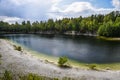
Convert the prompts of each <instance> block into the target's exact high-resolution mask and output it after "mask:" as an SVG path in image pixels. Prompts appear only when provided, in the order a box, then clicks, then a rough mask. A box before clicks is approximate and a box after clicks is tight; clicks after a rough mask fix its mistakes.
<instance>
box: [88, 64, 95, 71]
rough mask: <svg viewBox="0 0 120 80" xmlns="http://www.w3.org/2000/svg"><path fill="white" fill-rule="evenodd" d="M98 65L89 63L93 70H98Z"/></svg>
mask: <svg viewBox="0 0 120 80" xmlns="http://www.w3.org/2000/svg"><path fill="white" fill-rule="evenodd" d="M96 67H97V66H96V65H95V64H90V65H89V68H90V69H91V70H96Z"/></svg>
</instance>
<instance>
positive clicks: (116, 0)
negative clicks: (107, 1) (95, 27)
mask: <svg viewBox="0 0 120 80" xmlns="http://www.w3.org/2000/svg"><path fill="white" fill-rule="evenodd" d="M112 5H113V6H114V7H115V8H118V9H119V10H120V0H112Z"/></svg>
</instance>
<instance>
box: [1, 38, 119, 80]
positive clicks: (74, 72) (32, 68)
mask: <svg viewBox="0 0 120 80" xmlns="http://www.w3.org/2000/svg"><path fill="white" fill-rule="evenodd" d="M0 45H1V46H0V54H1V55H2V60H1V62H2V63H1V65H0V69H1V71H0V72H1V73H2V72H3V71H4V70H5V69H7V70H12V71H13V72H14V73H15V74H18V73H23V74H27V73H34V74H38V75H43V76H47V77H52V78H54V77H57V78H60V79H61V78H63V77H70V78H73V79H78V80H80V79H82V78H83V77H84V78H85V80H90V79H91V80H106V79H109V80H118V79H119V78H120V77H119V75H120V71H119V70H117V71H112V70H104V71H96V70H88V69H81V68H74V67H73V68H68V69H66V68H65V69H64V68H60V67H58V66H57V65H56V64H54V63H50V62H47V61H45V60H42V59H39V58H36V57H35V56H33V55H32V54H30V52H27V50H24V48H23V51H22V52H20V51H16V50H14V47H13V45H14V43H12V42H10V41H7V40H4V39H0ZM110 75H111V76H110Z"/></svg>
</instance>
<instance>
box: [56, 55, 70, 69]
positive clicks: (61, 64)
mask: <svg viewBox="0 0 120 80" xmlns="http://www.w3.org/2000/svg"><path fill="white" fill-rule="evenodd" d="M67 61H68V59H67V57H60V58H59V61H58V64H59V66H60V67H65V66H67V65H65V63H67Z"/></svg>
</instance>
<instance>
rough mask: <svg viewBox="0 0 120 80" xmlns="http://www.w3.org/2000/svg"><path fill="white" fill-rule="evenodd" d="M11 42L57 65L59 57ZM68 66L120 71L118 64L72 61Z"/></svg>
mask: <svg viewBox="0 0 120 80" xmlns="http://www.w3.org/2000/svg"><path fill="white" fill-rule="evenodd" d="M10 42H12V43H11V44H12V45H17V46H22V50H23V51H25V52H27V53H30V54H31V55H32V56H34V57H36V58H38V59H41V60H44V61H46V62H49V63H52V64H55V65H57V62H58V59H59V57H53V56H49V55H45V54H43V53H39V52H36V51H33V50H31V49H29V48H26V47H25V46H23V45H20V44H18V43H16V42H13V41H10ZM68 64H69V66H71V67H74V68H81V69H92V67H94V68H95V69H96V70H120V63H109V64H94V63H93V64H87V63H81V62H77V61H74V60H68Z"/></svg>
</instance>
